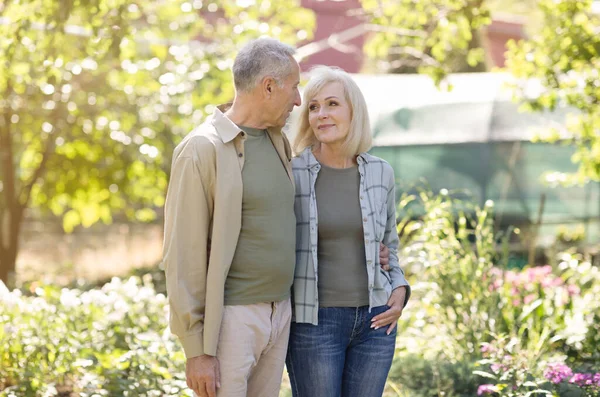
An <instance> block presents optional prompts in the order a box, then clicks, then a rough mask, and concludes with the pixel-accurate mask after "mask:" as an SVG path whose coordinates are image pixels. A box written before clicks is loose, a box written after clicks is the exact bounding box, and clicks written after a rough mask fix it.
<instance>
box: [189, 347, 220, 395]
mask: <svg viewBox="0 0 600 397" xmlns="http://www.w3.org/2000/svg"><path fill="white" fill-rule="evenodd" d="M185 377H186V382H187V385H188V387H189V388H190V389H192V390H193V391H194V393H196V394H197V395H198V397H215V396H216V395H217V388H219V387H221V374H220V372H219V360H217V358H216V357H214V356H209V355H207V354H204V355H202V356H196V357H191V358H188V359H187V363H186V365H185Z"/></svg>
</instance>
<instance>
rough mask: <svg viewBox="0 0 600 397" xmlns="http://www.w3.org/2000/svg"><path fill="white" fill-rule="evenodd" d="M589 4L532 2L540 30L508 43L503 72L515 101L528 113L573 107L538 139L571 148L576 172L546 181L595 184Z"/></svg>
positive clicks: (595, 29)
mask: <svg viewBox="0 0 600 397" xmlns="http://www.w3.org/2000/svg"><path fill="white" fill-rule="evenodd" d="M592 3H593V1H592V0H538V7H539V9H540V11H541V14H542V15H543V22H542V24H541V28H540V29H539V30H538V31H537V32H535V33H534V34H533V35H532V36H531V37H530V38H529V39H528V40H524V41H520V42H518V43H515V42H511V43H509V50H508V52H507V67H508V70H509V71H510V72H511V73H512V74H513V75H514V76H515V77H516V78H517V79H519V81H518V82H517V83H515V85H514V86H513V87H514V94H515V97H516V98H517V99H518V100H519V101H521V102H522V105H523V108H524V109H525V110H528V111H539V112H544V111H553V110H555V109H557V108H559V107H568V108H571V109H573V112H572V114H571V115H570V118H569V119H568V122H567V125H566V127H565V128H562V127H559V128H554V129H551V130H549V131H548V132H546V133H544V134H542V135H540V139H541V140H543V141H546V142H556V141H559V140H561V142H562V143H563V144H569V145H574V146H575V148H576V151H575V154H574V155H573V158H572V160H573V161H574V162H575V163H577V164H578V165H579V168H578V171H577V173H576V174H572V175H566V174H560V173H554V174H552V175H551V177H550V178H549V180H550V181H558V182H565V183H585V182H587V181H591V180H593V181H600V72H599V71H600V15H599V14H598V12H596V13H594V12H593V9H592Z"/></svg>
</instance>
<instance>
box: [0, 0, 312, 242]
mask: <svg viewBox="0 0 600 397" xmlns="http://www.w3.org/2000/svg"><path fill="white" fill-rule="evenodd" d="M223 3H224V4H223V5H222V6H221V7H217V3H211V4H210V5H203V3H202V2H188V1H184V0H178V1H169V2H156V1H148V0H144V1H138V2H134V3H131V2H129V1H121V0H114V1H108V0H96V1H85V2H81V1H74V0H71V1H66V2H65V1H62V2H55V1H49V0H29V1H23V2H7V3H6V4H5V5H4V9H3V12H2V14H3V16H4V17H5V18H8V19H9V20H10V21H11V23H9V24H4V25H0V37H1V38H2V39H1V40H2V41H1V42H0V43H1V44H0V47H1V48H2V51H0V76H1V77H0V92H1V93H2V95H0V97H2V98H3V100H2V101H1V102H0V105H1V106H0V108H1V109H2V112H3V113H4V116H5V119H6V120H9V121H10V123H9V124H8V125H5V126H4V128H7V129H10V132H11V137H12V144H13V149H12V150H13V158H14V160H15V165H16V169H15V175H16V176H17V177H18V178H17V179H18V181H19V183H18V184H19V185H21V184H26V183H28V182H36V183H35V184H34V186H33V192H32V196H31V198H32V205H33V206H34V207H37V208H40V209H43V210H46V209H48V210H50V211H52V213H54V214H55V215H57V216H63V219H64V227H65V229H66V230H67V231H71V230H72V229H73V227H75V226H77V225H80V224H81V225H83V226H90V225H91V224H93V223H95V222H98V221H104V222H110V221H111V218H112V214H113V213H114V212H115V211H116V212H125V213H126V214H127V215H128V216H129V217H130V218H134V219H138V220H142V221H148V220H152V219H153V218H154V217H155V213H154V210H153V208H156V207H160V206H162V204H163V202H164V192H165V189H166V184H167V175H168V168H169V166H170V156H171V152H172V150H173V148H174V146H175V144H176V143H178V141H179V140H180V139H181V137H182V136H183V135H184V134H186V133H187V132H189V131H190V130H191V129H192V128H193V127H194V126H196V125H198V124H199V123H200V122H201V121H202V119H203V117H204V116H205V115H206V113H207V112H210V111H211V108H210V105H214V104H219V103H224V102H227V101H228V100H230V99H231V98H232V97H233V85H232V78H231V73H230V71H229V68H230V66H231V64H232V60H233V56H234V55H235V53H236V51H237V49H238V48H239V46H240V45H241V44H242V43H244V42H245V41H247V40H248V39H251V38H256V37H259V36H260V35H262V34H268V35H271V36H274V37H277V38H280V39H281V40H283V41H286V42H291V43H292V44H293V43H295V41H296V40H297V38H296V32H297V31H299V30H303V29H305V30H306V31H307V34H308V36H309V37H310V34H311V32H312V27H313V25H314V20H313V19H314V18H313V15H312V14H311V13H310V12H309V11H307V10H305V9H302V8H300V7H299V5H298V2H297V1H293V0H286V1H279V2H272V3H269V4H267V3H263V5H262V6H261V7H251V6H250V4H249V6H247V7H242V6H239V5H236V4H237V3H235V2H229V1H228V2H223ZM261 21H269V23H266V22H261ZM73 31H75V32H78V33H73ZM199 35H201V38H197V37H198V36H199ZM44 153H46V154H44ZM44 156H46V157H47V160H46V161H47V162H46V164H45V165H44V166H43V171H44V176H43V178H42V179H39V180H36V181H32V180H31V179H32V178H33V177H34V175H35V173H36V170H37V169H38V168H39V167H40V165H41V163H42V159H43V158H44ZM4 177H5V176H4ZM21 199H22V200H24V199H25V198H24V197H22V198H21Z"/></svg>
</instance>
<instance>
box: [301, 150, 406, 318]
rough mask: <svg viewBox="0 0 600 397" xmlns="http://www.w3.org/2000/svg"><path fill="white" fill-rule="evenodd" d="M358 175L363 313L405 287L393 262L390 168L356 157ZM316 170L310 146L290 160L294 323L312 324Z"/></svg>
mask: <svg viewBox="0 0 600 397" xmlns="http://www.w3.org/2000/svg"><path fill="white" fill-rule="evenodd" d="M357 162H358V171H359V173H360V188H359V192H360V193H359V194H360V208H361V215H362V219H363V230H364V237H365V254H366V258H365V259H366V261H365V264H366V267H367V275H368V280H369V285H368V286H365V287H368V289H369V309H371V308H373V307H377V306H382V305H385V304H386V303H387V301H388V299H389V297H390V294H391V293H392V290H394V289H395V288H398V287H400V286H406V288H407V291H406V300H405V302H404V304H405V305H406V302H407V301H408V298H409V297H410V286H409V285H408V282H407V281H406V278H405V277H404V272H403V271H402V269H401V268H400V266H399V264H398V253H397V250H398V233H397V231H396V200H395V183H394V170H393V169H392V167H391V166H390V165H389V164H388V163H387V162H386V161H384V160H382V159H380V158H378V157H375V156H371V155H370V154H367V153H361V154H359V155H358V157H357ZM320 169H321V166H320V164H319V163H318V161H317V159H315V157H314V156H313V154H312V151H311V149H310V148H307V149H305V150H304V151H303V152H302V153H300V155H299V156H298V157H295V158H293V159H292V171H293V173H294V180H295V183H296V200H295V203H294V210H295V212H296V271H295V275H294V286H293V289H292V297H293V308H294V318H293V321H296V322H299V323H312V324H315V325H317V324H318V311H319V297H318V288H317V285H318V280H317V278H318V271H317V266H318V261H317V258H318V253H317V247H318V242H317V241H318V235H317V230H318V214H317V198H316V195H315V181H316V180H317V175H318V174H319V170H320ZM379 242H383V244H385V245H386V246H387V247H388V248H389V250H390V267H391V269H390V270H389V271H384V270H383V269H381V266H380V264H379Z"/></svg>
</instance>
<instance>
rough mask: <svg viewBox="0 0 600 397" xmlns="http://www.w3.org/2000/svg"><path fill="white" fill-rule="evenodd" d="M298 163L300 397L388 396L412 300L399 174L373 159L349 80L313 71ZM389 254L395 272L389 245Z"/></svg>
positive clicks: (291, 361)
mask: <svg viewBox="0 0 600 397" xmlns="http://www.w3.org/2000/svg"><path fill="white" fill-rule="evenodd" d="M303 99H304V100H303V102H302V107H301V113H300V118H299V121H298V123H297V125H296V138H295V142H294V150H295V152H296V153H297V157H295V158H294V159H292V167H293V172H294V178H295V183H296V200H295V212H296V270H295V276H294V285H293V290H292V295H293V299H294V305H293V308H294V318H293V320H292V321H293V322H292V326H291V333H290V341H289V345H288V355H287V359H286V365H287V368H288V372H289V376H290V381H291V386H292V393H293V395H294V397H338V396H342V397H350V396H356V397H371V396H373V397H374V396H381V395H382V394H383V390H384V387H385V381H386V378H387V375H388V372H389V370H390V366H391V363H392V358H393V356H394V347H395V339H396V338H395V337H396V324H397V321H398V319H399V317H400V315H401V314H402V309H403V308H404V306H405V305H406V302H407V301H408V298H409V296H410V287H409V285H408V283H407V281H406V279H405V277H404V272H403V271H402V270H401V269H400V266H399V265H398V256H397V248H398V235H397V232H396V216H395V207H396V206H395V197H394V195H395V189H394V171H393V169H392V167H391V166H390V165H389V164H388V163H387V162H385V161H384V160H382V159H380V158H378V157H374V156H371V155H369V154H367V153H366V151H367V150H369V148H370V147H371V129H370V125H369V116H368V113H367V108H366V103H365V99H364V97H363V95H362V93H361V92H360V89H359V88H358V86H357V85H356V83H355V82H354V81H353V80H352V78H351V77H350V75H348V74H347V73H346V72H344V71H342V70H339V69H333V68H329V67H319V68H316V69H314V70H313V74H312V78H311V79H310V81H309V82H308V84H307V86H306V88H305V90H304V98H303ZM380 242H383V244H384V245H386V246H387V247H388V248H389V252H390V254H389V267H386V268H387V269H388V270H384V269H382V268H381V266H380V264H379V255H378V253H379V246H380Z"/></svg>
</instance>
